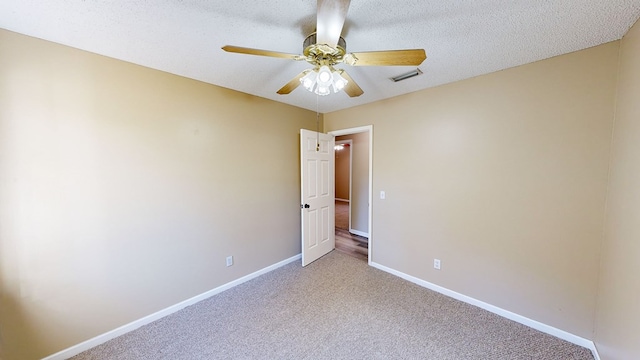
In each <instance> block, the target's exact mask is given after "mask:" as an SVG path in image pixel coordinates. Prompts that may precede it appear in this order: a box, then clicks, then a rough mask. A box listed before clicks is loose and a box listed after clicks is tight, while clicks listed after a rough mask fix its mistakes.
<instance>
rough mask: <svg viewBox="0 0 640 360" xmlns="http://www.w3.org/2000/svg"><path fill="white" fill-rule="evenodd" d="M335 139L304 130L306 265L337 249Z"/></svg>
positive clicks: (302, 142) (303, 183) (303, 247)
mask: <svg viewBox="0 0 640 360" xmlns="http://www.w3.org/2000/svg"><path fill="white" fill-rule="evenodd" d="M334 144H335V138H334V137H333V136H332V135H328V134H321V133H317V132H315V131H309V130H304V129H302V130H300V166H301V181H302V185H301V190H302V191H301V200H302V202H301V204H302V206H301V219H302V265H303V266H306V265H308V264H309V263H311V262H313V261H314V260H316V259H318V258H320V257H321V256H323V255H325V254H326V253H328V252H329V251H331V250H333V249H334V248H335V230H334V228H335V202H334V197H335V195H334V171H335V164H334V163H335V158H334V148H333V146H334Z"/></svg>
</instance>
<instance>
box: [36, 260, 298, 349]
mask: <svg viewBox="0 0 640 360" xmlns="http://www.w3.org/2000/svg"><path fill="white" fill-rule="evenodd" d="M301 256H302V255H301V254H298V255H295V256H292V257H290V258H288V259H285V260H282V261H280V262H278V263H275V264H273V265H270V266H267V267H265V268H263V269H261V270H258V271H256V272H253V273H251V274H249V275H246V276H243V277H241V278H239V279H236V280H233V281H231V282H228V283H226V284H224V285H220V286H218V287H217V288H215V289H212V290H209V291H207V292H205V293H202V294H200V295H196V296H194V297H192V298H190V299H187V300H185V301H182V302H180V303H177V304H175V305H172V306H169V307H168V308H165V309H162V310H160V311H158V312H155V313H153V314H151V315H147V316H145V317H143V318H141V319H138V320H135V321H132V322H130V323H128V324H125V325H122V326H120V327H119V328H116V329H113V330H111V331H108V332H106V333H104V334H102V335H98V336H96V337H94V338H91V339H89V340H86V341H83V342H81V343H80V344H77V345H74V346H71V347H69V348H66V349H64V350H62V351H59V352H57V353H55V354H53V355H49V356H47V357H45V358H43V359H42V360H64V359H68V358H70V357H72V356H75V355H78V354H80V353H81V352H83V351H86V350H89V349H91V348H93V347H96V346H98V345H100V344H103V343H105V342H107V341H109V340H112V339H115V338H117V337H118V336H121V335H124V334H126V333H128V332H130V331H133V330H135V329H137V328H139V327H141V326H143V325H147V324H149V323H151V322H154V321H156V320H158V319H161V318H163V317H165V316H167V315H171V314H173V313H175V312H177V311H180V310H182V309H184V308H185V307H187V306H190V305H193V304H195V303H198V302H200V301H202V300H205V299H208V298H210V297H212V296H213V295H216V294H219V293H221V292H223V291H225V290H229V289H231V288H232V287H234V286H238V285H240V284H242V283H244V282H247V281H249V280H252V279H255V278H257V277H258V276H260V275H264V274H266V273H268V272H270V271H273V270H275V269H277V268H279V267H282V266H284V265H287V264H289V263H292V262H294V261H297V260H300V258H301Z"/></svg>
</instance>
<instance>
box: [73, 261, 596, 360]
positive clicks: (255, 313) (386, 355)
mask: <svg viewBox="0 0 640 360" xmlns="http://www.w3.org/2000/svg"><path fill="white" fill-rule="evenodd" d="M72 359H74V360H89V359H101V360H104V359H127V360H137V359H438V360H461V359H462V360H464V359H474V360H477V359H509V360H518V359H527V360H532V359H539V360H552V359H558V360H560V359H562V360H571V359H574V360H586V359H589V360H593V356H592V355H591V352H590V351H589V350H588V349H585V348H582V347H579V346H577V345H574V344H571V343H568V342H566V341H563V340H561V339H558V338H555V337H553V336H550V335H547V334H544V333H542V332H539V331H537V330H534V329H531V328H529V327H526V326H524V325H521V324H519V323H516V322H513V321H511V320H508V319H505V318H502V317H500V316H497V315H495V314H493V313H490V312H488V311H485V310H482V309H480V308H478V307H475V306H472V305H469V304H466V303H463V302H460V301H457V300H454V299H451V298H449V297H446V296H444V295H441V294H439V293H436V292H433V291H431V290H428V289H425V288H423V287H420V286H418V285H415V284H413V283H411V282H408V281H405V280H403V279H400V278H398V277H395V276H393V275H390V274H388V273H385V272H383V271H380V270H377V269H375V268H372V267H370V266H368V265H367V264H366V263H365V262H363V261H360V260H357V259H355V258H352V257H350V256H348V255H345V254H342V253H339V252H337V251H333V252H331V253H329V254H327V255H325V256H324V257H322V258H320V259H319V260H317V261H315V262H314V263H312V264H310V265H308V266H307V267H304V268H303V267H301V265H300V263H299V262H295V263H291V264H288V265H286V266H283V267H281V268H279V269H277V270H274V271H272V272H270V273H268V274H265V275H263V276H260V277H258V278H256V279H253V280H251V281H248V282H246V283H243V284H241V285H239V286H236V287H234V288H232V289H230V290H227V291H225V292H223V293H220V294H218V295H215V296H212V297H211V298H209V299H207V300H204V301H202V302H199V303H197V304H195V305H192V306H189V307H187V308H185V309H183V310H181V311H179V312H176V313H174V314H172V315H169V316H167V317H165V318H162V319H160V320H158V321H155V322H153V323H151V324H148V325H146V326H143V327H141V328H139V329H137V330H134V331H132V332H130V333H127V334H125V335H123V336H120V337H118V338H116V339H113V340H111V341H108V342H106V343H104V344H102V345H99V346H97V347H95V348H93V349H90V350H88V351H86V352H83V353H81V354H79V355H77V356H75V357H73V358H72Z"/></svg>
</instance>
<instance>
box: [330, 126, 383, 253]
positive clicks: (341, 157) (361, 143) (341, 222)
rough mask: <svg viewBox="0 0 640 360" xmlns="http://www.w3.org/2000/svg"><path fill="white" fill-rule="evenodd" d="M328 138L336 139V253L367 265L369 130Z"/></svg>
mask: <svg viewBox="0 0 640 360" xmlns="http://www.w3.org/2000/svg"><path fill="white" fill-rule="evenodd" d="M329 134H330V135H334V136H335V137H336V138H335V139H336V147H335V151H334V153H335V198H336V199H335V216H336V218H335V225H336V229H335V244H336V245H335V246H336V250H338V251H341V252H343V253H346V254H348V255H351V256H354V257H356V258H359V259H362V260H365V261H367V262H369V263H370V262H371V258H372V256H371V254H372V241H371V240H372V236H371V235H372V234H371V229H372V222H371V216H372V211H371V199H372V198H371V196H372V192H371V191H372V190H371V189H372V188H371V183H372V148H373V144H372V140H373V127H372V126H363V127H358V128H350V129H343V130H336V131H331V132H329ZM345 183H346V184H345Z"/></svg>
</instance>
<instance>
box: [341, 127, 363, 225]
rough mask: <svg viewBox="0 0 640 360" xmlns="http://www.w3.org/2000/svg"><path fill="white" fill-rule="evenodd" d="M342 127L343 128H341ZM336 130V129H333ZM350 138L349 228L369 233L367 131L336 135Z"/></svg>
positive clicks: (343, 138)
mask: <svg viewBox="0 0 640 360" xmlns="http://www.w3.org/2000/svg"><path fill="white" fill-rule="evenodd" d="M341 129H343V128H341ZM333 130H336V129H333ZM336 139H339V140H347V139H351V140H352V143H351V151H352V160H351V161H352V165H351V167H352V168H351V176H352V177H353V180H352V183H351V229H349V230H356V231H358V232H360V233H361V234H363V233H364V234H368V233H369V132H361V133H357V134H350V135H343V136H338V137H336Z"/></svg>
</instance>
